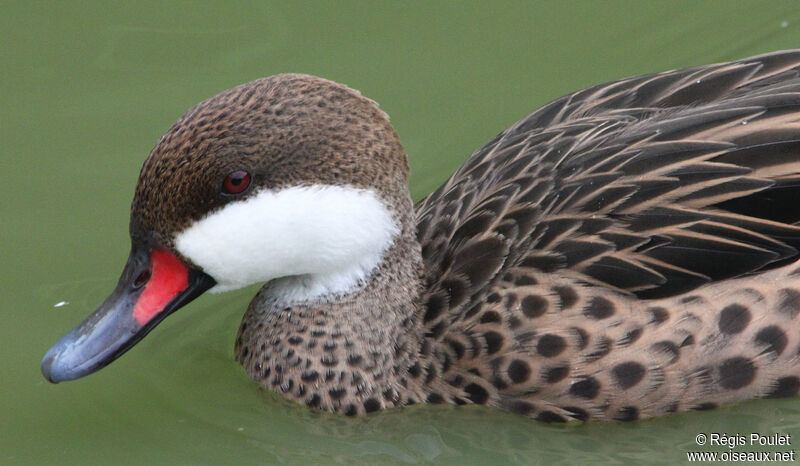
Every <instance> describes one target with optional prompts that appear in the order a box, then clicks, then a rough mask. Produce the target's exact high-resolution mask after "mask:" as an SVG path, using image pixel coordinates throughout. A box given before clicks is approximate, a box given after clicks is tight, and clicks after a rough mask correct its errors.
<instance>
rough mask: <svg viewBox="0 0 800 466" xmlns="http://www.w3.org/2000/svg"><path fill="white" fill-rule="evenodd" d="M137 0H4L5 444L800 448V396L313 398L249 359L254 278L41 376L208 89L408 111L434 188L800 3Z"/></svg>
mask: <svg viewBox="0 0 800 466" xmlns="http://www.w3.org/2000/svg"><path fill="white" fill-rule="evenodd" d="M133 3H134V2H114V3H110V2H99V1H96V2H82V3H80V4H79V6H78V4H77V3H75V4H71V5H67V4H66V2H64V3H55V2H53V3H52V4H49V5H44V4H41V5H33V4H32V3H31V2H8V1H4V2H2V3H0V5H2V7H3V8H2V14H1V15H0V57H2V58H0V77H2V80H1V81H0V115H2V119H1V120H0V141H1V143H2V146H0V168H2V172H3V175H2V183H0V199H2V203H0V239H1V240H2V245H3V246H2V256H0V257H1V261H0V264H1V265H0V297H2V301H0V303H2V304H0V305H2V310H0V348H2V353H0V354H2V358H1V359H0V463H3V464H32V463H35V464H41V463H56V462H58V463H67V464H72V463H79V464H176V463H212V464H226V463H241V464H263V463H273V462H291V463H330V462H338V463H346V464H352V463H382V464H403V463H425V462H437V463H443V464H464V463H490V462H492V463H512V462H513V463H522V464H533V463H550V462H554V461H556V462H564V463H572V462H574V463H585V462H591V461H597V462H616V463H622V462H637V463H638V462H652V463H665V462H666V463H681V462H685V458H686V456H685V451H687V450H689V449H697V447H696V446H695V445H694V437H695V435H696V434H698V433H701V432H728V433H736V432H739V433H749V432H761V433H764V434H769V433H782V434H792V435H793V439H795V441H796V443H797V444H798V445H800V400H794V399H792V400H782V401H756V402H749V403H744V404H740V405H738V406H734V407H728V408H723V409H720V410H717V411H711V412H694V413H688V414H680V415H674V416H670V417H667V418H662V419H657V420H651V421H644V422H638V423H632V424H599V423H591V424H587V425H577V426H552V425H544V424H540V423H536V422H533V421H529V420H527V419H523V418H520V417H516V416H513V415H509V414H504V413H501V412H498V411H495V410H492V409H489V408H481V407H468V408H454V407H446V406H445V407H443V406H420V407H414V408H411V409H403V410H395V411H390V412H385V413H378V414H375V415H371V416H368V417H366V418H359V419H351V418H340V417H335V416H331V415H326V414H320V413H315V412H310V411H308V410H307V409H305V408H303V407H300V406H295V405H292V404H289V403H287V402H285V401H283V400H281V399H280V398H279V397H277V396H276V395H273V394H271V393H269V392H265V391H262V390H260V389H258V388H257V387H256V385H255V384H254V383H252V382H251V381H250V380H249V379H248V377H247V376H246V375H245V374H244V372H243V371H242V370H241V369H240V368H239V366H238V365H237V364H236V363H235V362H234V361H233V340H234V336H235V332H236V328H237V325H238V321H239V318H240V317H241V314H242V313H243V311H244V309H245V307H246V305H247V303H248V301H249V299H250V296H252V294H253V293H254V292H255V288H250V289H246V290H240V291H238V292H234V293H229V294H227V295H214V296H205V297H202V298H200V299H199V300H197V301H195V302H194V303H193V304H191V305H190V306H188V307H187V308H186V309H184V310H182V311H181V312H179V313H177V314H176V315H174V316H172V317H170V318H169V319H168V320H167V321H166V322H165V323H163V324H162V325H161V326H160V327H159V328H157V329H156V330H155V331H154V332H153V333H152V334H151V335H150V336H149V337H148V338H146V339H145V340H144V341H143V342H142V343H140V344H139V345H138V346H137V347H136V348H135V349H134V350H133V351H131V352H130V353H128V354H127V355H125V357H123V358H122V359H121V360H119V361H117V362H115V363H114V364H113V365H111V366H109V367H108V368H106V369H104V370H103V371H101V372H99V373H97V374H95V375H92V376H90V377H88V378H86V379H83V380H79V381H76V382H71V383H66V384H60V385H51V384H49V383H47V382H46V381H45V380H44V379H43V378H42V376H41V374H40V372H39V361H40V359H41V357H42V355H43V354H44V352H45V351H46V350H47V349H48V348H49V346H50V345H51V344H52V343H54V342H55V341H56V340H57V339H58V338H59V337H61V335H62V334H63V333H65V332H66V331H67V330H69V329H70V328H72V327H73V326H74V325H75V324H76V323H78V322H79V321H80V320H82V319H83V318H84V317H85V316H86V315H87V314H88V313H89V312H90V311H91V310H93V309H94V307H95V306H96V305H97V304H98V303H100V302H101V301H102V299H103V298H104V297H105V295H106V294H107V293H108V292H110V290H111V289H112V288H113V286H114V285H115V283H116V279H117V276H118V273H119V272H120V270H121V268H122V265H123V263H124V260H125V258H126V256H127V252H128V247H129V243H128V237H127V221H128V206H129V203H130V199H131V196H132V193H133V188H134V185H135V182H136V177H137V175H138V170H139V167H140V165H141V163H142V161H143V159H144V157H145V156H146V155H147V153H148V151H149V150H150V148H151V147H152V146H153V145H154V144H155V142H156V141H157V140H158V138H159V136H160V135H161V134H162V133H163V132H164V131H165V130H166V129H167V128H168V127H169V125H170V124H171V123H172V122H173V121H174V120H175V119H176V118H177V117H178V116H180V114H181V113H183V111H184V110H185V109H187V108H188V107H189V106H191V105H193V104H194V103H196V102H198V101H200V100H202V99H205V98H206V97H208V96H211V95H213V94H215V93H217V92H219V91H221V90H223V89H226V88H229V87H232V86H234V85H236V84H239V83H242V82H245V81H249V80H251V79H254V78H257V77H260V76H266V75H270V74H275V73H280V72H305V73H312V74H317V75H320V76H324V77H327V78H330V79H333V80H336V81H340V82H343V83H346V84H348V85H350V86H352V87H355V88H357V89H360V90H361V91H362V92H363V93H364V94H366V95H367V96H369V97H371V98H373V99H375V100H377V101H378V102H380V103H381V105H382V107H383V108H384V109H385V110H386V111H387V112H388V113H389V114H390V115H391V116H392V122H393V123H394V125H395V127H396V128H397V130H398V132H399V133H400V136H401V137H402V139H403V140H404V143H405V145H406V148H407V150H408V152H409V155H410V157H411V165H412V169H413V177H412V191H413V193H414V196H415V197H416V198H419V197H421V196H423V195H424V194H425V193H427V192H429V191H430V190H432V189H434V188H435V187H436V186H437V185H438V184H439V183H441V182H442V181H443V180H444V179H445V178H446V177H447V175H448V174H449V173H451V172H452V171H453V170H454V169H455V167H457V166H458V165H459V164H460V163H461V162H462V161H463V160H464V159H465V158H466V157H467V156H468V155H469V154H470V153H471V152H472V151H473V150H474V149H475V148H477V147H478V146H479V145H481V144H482V143H483V142H485V141H487V140H488V139H490V138H491V137H492V136H493V135H494V134H496V133H497V132H499V131H500V130H502V129H503V128H505V127H507V126H509V125H510V124H511V123H513V122H514V121H515V120H516V119H518V118H520V117H522V116H524V115H525V114H527V113H528V112H530V111H531V110H533V109H535V108H536V107H538V106H540V105H542V104H544V103H546V102H547V101H549V100H551V99H554V98H556V97H559V96H560V95H562V94H564V93H567V92H570V91H572V90H575V89H579V88H581V87H585V86H588V85H591V84H595V83H599V82H603V81H607V80H612V79H615V78H621V77H624V76H628V75H633V74H639V73H645V72H654V71H661V70H665V69H669V68H676V67H682V66H689V65H696V64H703V63H711V62H716V61H723V60H728V59H735V58H740V57H745V56H749V55H753V54H757V53H762V52H767V51H772V50H778V49H783V48H791V47H798V46H800V7H799V6H798V5H797V4H795V3H788V2H787V3H781V2H774V1H766V2H751V3H743V2H736V3H734V2H727V1H726V2H712V3H696V2H694V1H690V2H682V3H677V2H662V3H655V2H612V3H609V2H586V3H578V2H572V3H522V2H510V3H498V2H496V1H492V2H439V3H431V2H418V3H399V2H398V3H394V2H393V3H388V2H385V3H373V2H366V1H365V2H355V3H352V2H348V3H343V2H336V3H331V4H325V3H307V2H281V3H274V4H270V3H262V2H214V3H212V2H207V3H201V2H188V1H187V2H170V3H167V4H165V3H164V2H163V1H151V2H136V6H132V5H133ZM61 301H66V302H68V303H69V304H68V305H65V306H62V307H54V305H55V304H56V303H59V302H61ZM793 443H795V442H793ZM709 450H710V449H709ZM719 450H720V451H722V450H724V448H722V449H719ZM738 450H739V451H744V449H741V448H740V449H738ZM784 450H786V449H785V448H784Z"/></svg>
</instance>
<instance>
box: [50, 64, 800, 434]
mask: <svg viewBox="0 0 800 466" xmlns="http://www.w3.org/2000/svg"><path fill="white" fill-rule="evenodd" d="M408 176H409V164H408V159H407V155H406V152H405V150H404V148H403V145H402V144H401V141H400V139H399V136H398V135H397V133H396V132H395V130H394V129H393V127H392V125H391V123H390V121H389V117H388V116H387V114H386V113H385V112H384V111H383V110H381V109H380V108H379V106H378V104H377V103H376V102H374V101H373V100H370V99H369V98H367V97H364V96H362V95H361V93H359V92H358V91H355V90H353V89H351V88H349V87H347V86H345V85H342V84H338V83H335V82H332V81H329V80H326V79H323V78H319V77H314V76H309V75H303V74H280V75H275V76H271V77H267V78H262V79H257V80H255V81H252V82H249V83H246V84H242V85H240V86H238V87H234V88H232V89H230V90H227V91H224V92H222V93H220V94H218V95H216V96H214V97H211V98H210V99H208V100H206V101H204V102H202V103H200V104H198V105H196V106H194V107H193V108H191V109H190V110H188V111H187V112H186V113H185V114H184V115H183V116H182V117H181V118H180V119H179V120H178V121H177V122H176V123H175V124H173V125H172V127H171V128H169V130H168V131H167V132H166V134H164V136H162V137H161V139H160V140H159V141H158V143H157V144H156V145H155V147H154V148H153V150H152V152H151V153H150V155H149V156H148V157H147V159H146V160H145V162H144V164H143V166H142V169H141V172H140V175H139V178H138V182H137V185H136V189H135V194H134V197H133V201H132V204H131V213H130V237H131V245H132V246H131V251H130V256H129V259H128V261H127V263H126V265H125V267H124V269H123V271H122V274H121V277H120V279H119V282H118V284H117V286H116V288H115V289H114V290H113V292H112V293H111V294H110V296H109V297H108V298H107V299H106V300H105V301H104V302H103V303H102V304H100V306H99V307H98V309H97V310H96V311H95V312H94V313H93V314H91V315H90V316H89V317H87V318H86V319H85V320H84V321H83V322H82V323H80V324H79V325H78V326H77V327H75V328H74V329H73V330H72V331H70V332H69V333H67V334H66V335H65V336H64V337H63V338H62V339H61V340H59V341H58V342H57V343H56V344H55V345H54V346H53V347H52V348H51V349H50V350H49V351H48V352H47V354H46V355H45V356H44V359H43V360H42V364H41V369H42V373H43V375H44V377H45V378H46V379H47V380H49V381H50V382H53V383H58V382H63V381H67V380H73V379H77V378H80V377H83V376H86V375H88V374H91V373H93V372H96V371H98V370H99V369H101V368H103V367H105V366H106V365H108V364H109V363H110V362H112V361H114V360H115V359H117V358H118V357H119V356H121V355H122V354H123V353H125V352H126V351H127V350H129V349H130V348H131V347H133V346H134V345H135V344H136V343H137V342H138V341H140V340H141V339H142V338H143V337H144V336H145V335H147V334H148V333H149V332H150V331H151V330H153V328H155V326H156V325H158V324H159V323H160V322H161V321H163V320H164V318H165V317H167V316H168V315H170V314H171V313H173V312H174V311H176V310H177V309H179V308H181V307H183V306H185V305H186V304H187V303H189V302H190V301H192V300H194V299H195V298H197V297H198V296H199V295H201V294H202V293H203V292H205V291H210V292H211V293H216V292H224V291H229V290H235V289H239V288H242V287H245V286H248V285H252V284H263V286H262V288H261V289H260V290H259V291H258V293H257V294H256V296H255V297H254V298H253V299H252V301H251V303H250V305H249V306H248V308H247V310H246V312H245V314H244V317H243V319H242V322H241V326H240V328H239V331H238V335H237V337H236V340H235V345H234V353H235V358H236V360H237V361H238V362H239V363H240V364H241V365H242V366H243V367H244V370H245V372H246V373H247V374H248V375H249V376H250V377H251V378H252V379H254V380H255V381H256V382H257V383H258V384H260V385H261V386H263V387H264V388H266V389H268V390H272V391H275V392H277V393H278V394H280V395H281V396H283V397H285V398H287V399H289V400H292V401H295V402H297V403H299V404H301V405H306V406H308V407H310V408H313V409H317V410H322V411H328V412H333V413H340V414H344V415H361V414H365V413H371V412H374V411H379V410H383V409H388V408H394V407H403V406H409V405H414V404H422V403H449V404H456V405H469V404H477V405H488V406H491V407H494V408H498V409H501V410H505V411H508V412H511V413H516V414H519V415H522V416H527V417H529V418H532V419H536V420H539V421H544V422H566V421H573V420H577V421H589V420H597V421H633V420H637V419H644V418H649V417H656V416H661V415H666V414H668V413H673V412H679V411H687V410H706V409H713V408H716V407H718V406H720V405H722V404H726V403H734V402H739V401H743V400H746V399H751V398H777V397H789V396H794V395H796V394H797V393H798V390H800V358H798V354H799V353H800V331H798V330H800V317H798V315H800V263H798V259H800V252H799V251H800V207H798V203H797V199H800V50H789V51H780V52H774V53H769V54H765V55H759V56H755V57H751V58H746V59H741V60H738V61H733V62H727V63H719V64H714V65H704V66H698V67H693V68H687V69H680V70H673V71H667V72H661V73H657V74H648V75H642V76H636V77H632V78H627V79H622V80H618V81H614V82H611V83H606V84H601V85H597V86H594V87H590V88H587V89H584V90H580V91H577V92H574V93H571V94H568V95H566V96H564V97H561V98H560V99H558V100H555V101H553V102H551V103H549V104H547V105H545V106H544V107H542V108H540V109H538V110H536V111H534V112H533V113H531V114H530V115H528V116H526V117H525V118H523V119H521V120H519V121H518V122H517V123H515V124H514V125H512V126H511V127H509V128H508V129H506V130H505V131H503V132H501V133H500V134H498V135H497V136H496V137H495V138H494V139H492V140H491V141H489V142H488V143H487V144H485V145H484V146H483V147H481V148H479V149H478V150H477V151H475V152H474V153H473V154H472V155H471V156H470V157H469V158H468V159H466V162H464V164H463V165H462V166H461V167H459V168H458V169H457V170H456V171H455V173H454V174H453V175H452V176H451V177H450V178H449V179H448V180H447V181H446V182H445V183H444V184H443V185H442V186H441V187H439V188H438V189H437V190H436V191H435V192H433V193H431V194H430V195H428V196H427V197H425V198H424V199H422V200H420V201H419V202H417V203H416V204H415V203H414V202H412V198H411V195H410V194H409V187H408Z"/></svg>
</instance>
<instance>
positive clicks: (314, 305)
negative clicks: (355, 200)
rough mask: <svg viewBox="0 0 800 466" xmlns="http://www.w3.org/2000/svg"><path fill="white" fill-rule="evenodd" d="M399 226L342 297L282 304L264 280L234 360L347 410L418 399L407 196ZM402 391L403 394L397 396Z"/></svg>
mask: <svg viewBox="0 0 800 466" xmlns="http://www.w3.org/2000/svg"><path fill="white" fill-rule="evenodd" d="M403 204H405V205H403V206H402V207H405V209H407V210H406V213H404V214H401V215H400V217H401V221H402V222H403V224H404V226H403V228H402V230H401V233H400V234H399V236H398V238H397V239H396V241H395V243H394V244H393V245H392V246H391V247H390V248H389V250H388V251H387V252H386V253H385V255H384V258H383V260H382V261H381V263H380V265H379V266H378V268H377V269H376V270H375V271H374V272H373V275H372V276H371V279H370V280H369V282H368V283H366V284H365V285H364V286H363V287H362V288H360V289H358V290H357V291H354V292H353V293H351V294H350V295H347V296H336V297H330V299H329V300H325V301H323V302H310V303H297V304H293V305H290V306H285V305H282V304H279V303H278V302H277V300H276V299H275V298H274V297H273V296H272V295H271V294H270V286H269V284H268V285H266V286H265V287H263V288H262V289H261V291H260V292H259V293H258V295H257V296H256V297H255V298H254V299H253V301H252V302H251V303H250V306H249V308H248V310H247V313H246V314H245V316H244V319H243V320H242V324H241V327H240V329H239V336H238V338H237V340H236V348H235V353H236V358H237V360H238V361H239V362H240V363H241V364H242V365H243V366H244V368H245V370H246V371H247V373H248V374H249V375H250V376H251V377H252V378H254V379H255V380H257V381H259V382H260V383H261V384H262V385H264V386H265V387H269V388H272V389H274V390H276V391H278V392H279V393H281V394H282V395H283V396H285V397H287V398H290V399H294V400H296V401H298V402H301V403H305V404H307V405H309V406H311V407H315V408H320V409H324V410H327V411H333V412H342V413H345V414H350V415H353V414H358V413H363V412H370V411H374V410H376V409H381V408H385V407H391V406H397V405H401V404H406V403H407V402H408V401H409V399H410V400H411V402H414V401H419V400H421V399H422V397H423V394H424V393H425V391H426V389H425V388H424V387H422V386H421V385H420V384H417V383H416V382H413V380H415V379H413V378H411V377H408V376H407V374H408V371H409V368H410V367H412V366H416V365H417V363H418V360H419V358H420V357H421V356H422V355H423V351H422V348H423V347H427V345H425V344H424V341H425V338H424V336H423V329H422V323H421V321H422V318H421V316H420V313H419V312H418V309H419V299H420V291H421V286H422V284H421V256H420V246H419V243H418V242H417V240H416V238H415V230H414V228H413V223H412V218H411V201H410V199H406V200H405V202H404V203H403ZM401 393H402V396H401V395H400V394H401Z"/></svg>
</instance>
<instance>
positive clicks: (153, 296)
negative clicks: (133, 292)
mask: <svg viewBox="0 0 800 466" xmlns="http://www.w3.org/2000/svg"><path fill="white" fill-rule="evenodd" d="M150 263H151V264H152V270H153V272H152V273H153V276H152V277H150V280H149V281H148V282H147V285H146V286H145V288H144V291H143V292H142V295H141V296H139V300H138V301H136V306H135V307H134V308H133V318H134V319H136V322H138V323H139V325H144V324H146V323H148V322H150V319H152V318H153V317H155V315H156V314H158V313H159V312H161V311H163V310H164V307H166V305H167V303H169V302H170V301H172V299H173V298H175V296H177V295H178V293H180V292H181V291H183V290H185V289H186V287H187V286H189V270H188V269H187V268H186V266H185V265H183V263H182V262H181V261H180V260H179V259H178V258H177V257H175V256H174V255H173V254H172V253H170V252H169V251H165V250H163V249H153V252H152V253H150Z"/></svg>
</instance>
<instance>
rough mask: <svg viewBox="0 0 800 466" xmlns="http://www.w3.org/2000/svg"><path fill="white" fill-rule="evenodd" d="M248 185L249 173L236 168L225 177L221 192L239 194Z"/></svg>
mask: <svg viewBox="0 0 800 466" xmlns="http://www.w3.org/2000/svg"><path fill="white" fill-rule="evenodd" d="M248 186H250V174H249V173H247V172H246V171H244V170H236V171H235V172H231V173H230V174H229V175H228V176H226V177H225V181H223V182H222V192H223V193H225V194H240V193H242V192H244V190H245V189H247V187H248Z"/></svg>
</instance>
